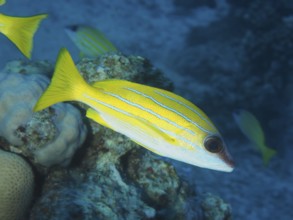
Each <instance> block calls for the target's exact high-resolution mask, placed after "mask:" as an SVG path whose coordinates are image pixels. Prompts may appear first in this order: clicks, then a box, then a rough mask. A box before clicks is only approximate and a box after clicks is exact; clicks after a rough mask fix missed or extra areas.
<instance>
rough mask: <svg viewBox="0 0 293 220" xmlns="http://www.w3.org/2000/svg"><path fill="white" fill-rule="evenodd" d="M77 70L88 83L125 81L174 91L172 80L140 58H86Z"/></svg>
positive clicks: (119, 56)
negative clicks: (110, 80)
mask: <svg viewBox="0 0 293 220" xmlns="http://www.w3.org/2000/svg"><path fill="white" fill-rule="evenodd" d="M77 68H78V69H79V71H80V73H81V74H82V75H83V77H84V78H85V80H86V81H87V82H88V83H92V82H96V81H101V80H106V79H124V80H129V81H133V82H137V83H142V84H146V85H150V86H154V87H158V88H163V89H166V90H169V91H172V90H173V89H174V86H173V83H172V81H171V80H169V79H168V78H166V77H165V76H164V74H163V73H162V72H161V71H160V70H158V69H156V68H154V67H153V65H152V64H151V63H150V61H149V60H148V59H146V58H143V57H140V56H125V55H123V54H120V53H111V54H105V55H102V56H99V57H97V58H96V59H89V58H84V59H82V60H81V61H80V62H79V63H78V64H77Z"/></svg>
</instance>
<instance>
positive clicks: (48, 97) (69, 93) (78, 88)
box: [33, 48, 89, 111]
mask: <svg viewBox="0 0 293 220" xmlns="http://www.w3.org/2000/svg"><path fill="white" fill-rule="evenodd" d="M88 86H89V85H87V83H86V82H85V81H84V79H83V78H82V76H81V75H80V74H79V72H78V70H77V68H76V67H75V65H74V62H73V60H72V58H71V56H70V54H69V52H68V51H67V50H66V49H65V48H62V49H61V50H60V52H59V55H58V58H57V62H56V67H55V71H54V75H53V77H52V80H51V83H50V85H49V87H48V88H47V90H46V91H45V92H44V93H43V95H42V96H41V97H40V99H39V100H38V102H37V103H36V105H35V107H34V109H33V110H34V111H40V110H42V109H44V108H47V107H49V106H51V105H53V104H56V103H58V102H63V101H74V100H79V97H80V95H81V94H82V92H84V91H85V90H86V89H87V87H88Z"/></svg>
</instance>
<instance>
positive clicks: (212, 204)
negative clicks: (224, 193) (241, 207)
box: [201, 193, 232, 220]
mask: <svg viewBox="0 0 293 220" xmlns="http://www.w3.org/2000/svg"><path fill="white" fill-rule="evenodd" d="M201 207H202V208H203V210H204V220H222V219H225V220H230V219H232V216H231V207H230V206H229V205H228V204H227V203H225V202H224V201H223V200H222V199H221V198H219V197H218V196H214V195H212V194H210V193H207V194H206V195H204V198H203V200H202V202H201Z"/></svg>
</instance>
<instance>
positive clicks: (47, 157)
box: [0, 62, 87, 168]
mask: <svg viewBox="0 0 293 220" xmlns="http://www.w3.org/2000/svg"><path fill="white" fill-rule="evenodd" d="M22 64H23V65H24V66H23V67H22V66H21V65H22ZM14 65H15V66H14ZM50 67H51V66H49V65H48V64H47V63H45V64H44V63H43V62H30V63H25V62H11V63H9V64H8V65H7V66H6V68H5V70H6V71H7V72H4V71H1V72H0V136H1V137H3V138H5V139H6V141H7V142H8V143H9V145H6V146H8V148H6V150H8V151H15V152H17V153H20V154H22V155H23V156H25V157H27V158H28V159H30V160H31V162H32V163H34V164H35V165H37V168H40V166H41V167H46V168H49V167H51V166H52V165H68V164H69V162H70V160H71V157H72V156H73V154H74V152H75V151H76V149H77V148H78V147H80V146H81V144H82V143H83V141H84V140H85V136H86V131H87V129H86V126H85V125H84V124H83V122H82V119H81V117H80V112H79V111H78V110H77V109H76V108H75V107H73V106H72V105H70V104H64V103H62V104H60V105H59V104H58V105H55V106H53V107H52V108H48V109H46V110H44V111H42V112H37V113H33V112H32V109H33V106H34V105H35V103H36V101H37V100H38V98H39V97H40V95H41V94H42V92H43V91H44V89H45V88H46V87H47V85H48V83H49V79H48V78H47V77H45V76H43V75H40V74H37V73H42V71H45V72H46V71H49V70H51V68H50ZM30 70H31V71H32V74H31V72H30ZM12 71H19V72H12Z"/></svg>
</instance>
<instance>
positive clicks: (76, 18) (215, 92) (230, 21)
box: [0, 0, 293, 220]
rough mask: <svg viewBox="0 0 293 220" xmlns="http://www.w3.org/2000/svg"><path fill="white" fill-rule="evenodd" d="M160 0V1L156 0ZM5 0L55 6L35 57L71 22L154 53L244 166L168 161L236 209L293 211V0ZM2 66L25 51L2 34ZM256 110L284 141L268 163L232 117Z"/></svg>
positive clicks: (278, 214) (60, 38)
mask: <svg viewBox="0 0 293 220" xmlns="http://www.w3.org/2000/svg"><path fill="white" fill-rule="evenodd" d="M158 2H159V3H158ZM194 2H195V1H187V0H186V1H177V0H173V1H168V0H160V1H157V2H156V1H147V0H141V1H135V0H124V1H120V0H119V1H118V0H113V1H107V0H99V1H94V0H67V1H59V2H57V1H37V0H23V1H18V0H7V3H6V4H5V5H4V6H2V7H0V12H1V13H5V14H7V15H11V16H30V15H33V14H39V13H48V14H49V17H48V18H47V19H45V20H44V21H43V23H42V24H41V25H40V28H39V30H38V31H37V33H36V35H35V41H34V49H33V55H32V59H33V60H49V61H50V62H55V59H56V56H57V54H58V51H59V49H60V48H61V47H66V48H68V50H69V51H70V52H71V54H72V55H73V57H74V59H75V60H78V54H79V51H78V49H77V48H76V47H75V45H74V44H73V43H72V42H71V41H70V40H69V38H68V36H67V35H66V34H65V32H64V27H65V26H67V25H72V24H87V25H91V26H95V27H97V28H99V29H100V30H101V31H103V32H104V33H105V34H106V35H107V36H108V37H109V39H110V40H111V41H112V42H114V44H115V45H117V47H118V48H119V50H121V51H122V52H123V53H126V54H135V55H140V56H143V57H147V58H149V59H150V61H151V62H152V63H153V64H154V66H156V67H158V68H160V69H161V70H162V71H163V72H164V73H165V75H166V76H167V77H168V78H170V79H171V80H173V81H174V83H175V91H176V92H177V93H178V94H181V95H182V96H184V97H186V98H188V99H189V100H191V101H193V102H194V103H196V104H197V105H199V106H200V107H201V108H202V109H204V110H205V112H207V114H208V115H209V116H210V117H211V119H212V120H213V121H214V122H215V124H216V125H217V127H218V128H219V130H220V131H221V133H222V134H223V136H224V137H225V140H226V143H227V145H228V148H229V150H230V151H231V154H232V156H233V157H234V159H235V161H236V164H237V167H236V169H235V170H234V171H233V172H232V173H220V172H217V171H210V170H205V169H200V168H197V167H191V166H189V165H186V164H182V163H177V162H173V161H171V162H172V163H173V164H174V165H175V167H176V168H177V171H178V175H179V176H180V177H182V178H183V179H185V180H187V181H188V183H189V184H190V185H191V186H192V187H196V188H197V190H198V191H199V192H212V193H214V194H217V195H218V196H220V197H221V198H223V199H224V200H225V201H226V202H227V203H229V204H230V205H231V207H232V213H233V217H234V219H249V220H254V219H255V220H259V219H266V220H270V219H277V218H278V219H282V220H287V219H288V220H289V219H292V218H293V210H292V209H291V208H290V207H291V206H292V204H293V189H292V183H293V163H292V158H293V150H292V141H293V138H292V134H293V128H292V122H293V102H292V100H293V97H292V94H293V93H292V91H293V74H292V72H293V61H292V57H293V56H292V55H293V54H292V51H293V39H292V30H293V5H292V3H291V1H290V0H288V1H285V0H284V1H279V2H277V3H276V2H275V1H266V4H265V5H263V3H262V2H261V1H260V0H257V1H253V2H251V3H249V2H247V1H237V2H238V3H235V2H233V1H229V0H226V1H225V0H219V1H216V0H214V1H212V0H211V1H198V2H197V3H194ZM0 45H1V47H0V50H1V51H0V57H1V59H0V67H1V68H2V67H4V65H5V64H6V63H7V62H8V61H10V60H15V59H24V60H25V57H24V56H23V55H22V54H21V53H20V52H19V51H18V50H17V49H16V48H15V46H14V45H13V44H12V43H11V42H10V41H9V40H8V39H7V38H5V37H4V36H3V35H1V36H0ZM237 108H245V109H248V110H250V111H251V112H253V113H254V114H255V115H256V117H257V118H258V119H259V121H260V122H261V124H262V126H263V128H264V132H265V134H266V142H267V144H268V145H269V146H271V147H273V148H274V149H276V150H277V152H278V154H277V156H276V157H274V158H273V159H272V161H271V163H270V164H269V166H268V167H264V166H263V165H262V161H261V156H260V154H259V153H258V151H257V149H256V148H254V147H253V146H252V144H250V143H249V141H248V140H247V139H245V137H244V136H243V135H242V134H241V133H240V131H239V129H238V128H237V127H236V124H235V122H234V121H233V118H232V112H233V111H234V110H235V109H237Z"/></svg>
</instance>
